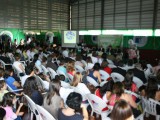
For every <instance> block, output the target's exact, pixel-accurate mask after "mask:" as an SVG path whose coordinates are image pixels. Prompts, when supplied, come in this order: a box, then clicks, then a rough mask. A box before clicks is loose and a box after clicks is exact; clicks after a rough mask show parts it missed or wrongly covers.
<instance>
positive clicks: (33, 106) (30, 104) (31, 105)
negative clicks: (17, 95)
mask: <svg viewBox="0 0 160 120" xmlns="http://www.w3.org/2000/svg"><path fill="white" fill-rule="evenodd" d="M24 97H25V99H26V100H27V103H28V107H29V109H30V111H31V119H30V120H33V114H34V115H35V117H36V120H43V119H41V116H40V114H39V112H38V110H37V107H36V104H35V103H34V102H33V100H32V99H31V98H30V97H29V96H27V95H24Z"/></svg>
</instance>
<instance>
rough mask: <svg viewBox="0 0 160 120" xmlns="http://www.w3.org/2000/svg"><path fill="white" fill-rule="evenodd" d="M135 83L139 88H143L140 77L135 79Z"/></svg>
mask: <svg viewBox="0 0 160 120" xmlns="http://www.w3.org/2000/svg"><path fill="white" fill-rule="evenodd" d="M133 82H134V83H135V84H136V86H137V88H139V87H141V86H142V85H143V82H142V80H140V79H139V78H138V77H135V76H134V77H133Z"/></svg>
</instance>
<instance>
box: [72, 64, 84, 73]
mask: <svg viewBox="0 0 160 120" xmlns="http://www.w3.org/2000/svg"><path fill="white" fill-rule="evenodd" d="M74 67H75V69H76V71H77V72H80V73H82V72H83V71H84V69H83V68H82V67H81V66H79V65H75V66H74Z"/></svg>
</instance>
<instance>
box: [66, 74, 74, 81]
mask: <svg viewBox="0 0 160 120" xmlns="http://www.w3.org/2000/svg"><path fill="white" fill-rule="evenodd" d="M67 76H68V78H69V81H70V82H72V81H73V75H71V74H69V73H67Z"/></svg>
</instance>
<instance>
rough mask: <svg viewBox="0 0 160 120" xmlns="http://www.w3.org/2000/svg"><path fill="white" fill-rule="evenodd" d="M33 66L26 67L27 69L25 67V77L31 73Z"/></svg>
mask: <svg viewBox="0 0 160 120" xmlns="http://www.w3.org/2000/svg"><path fill="white" fill-rule="evenodd" d="M33 68H34V67H33V66H32V65H28V66H27V67H25V71H26V74H27V75H30V74H31V72H32V71H33Z"/></svg>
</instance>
